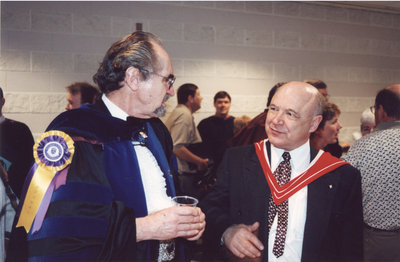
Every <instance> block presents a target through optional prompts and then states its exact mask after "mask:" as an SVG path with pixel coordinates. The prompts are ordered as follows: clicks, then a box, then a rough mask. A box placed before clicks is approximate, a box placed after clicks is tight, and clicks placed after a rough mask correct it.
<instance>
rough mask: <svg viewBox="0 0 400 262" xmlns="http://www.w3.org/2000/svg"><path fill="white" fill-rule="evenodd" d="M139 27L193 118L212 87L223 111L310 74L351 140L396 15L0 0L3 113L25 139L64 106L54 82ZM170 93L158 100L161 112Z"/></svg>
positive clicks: (257, 4) (390, 68)
mask: <svg viewBox="0 0 400 262" xmlns="http://www.w3.org/2000/svg"><path fill="white" fill-rule="evenodd" d="M136 23H141V24H142V25H143V30H144V31H150V32H152V33H154V34H156V35H158V36H159V37H161V38H162V40H163V42H164V46H165V48H166V50H167V51H168V53H169V54H170V56H171V59H172V61H173V66H174V71H175V74H176V75H177V81H176V85H175V88H178V87H179V86H180V85H181V84H183V83H185V82H192V83H195V84H197V85H198V86H199V87H200V91H201V94H202V96H203V97H204V99H203V105H202V108H201V109H200V110H199V112H197V113H196V114H195V119H196V122H199V121H200V120H201V119H203V118H205V117H207V116H209V115H211V114H213V113H214V108H213V103H212V98H213V96H214V94H215V93H216V92H217V91H219V90H226V91H228V92H229V93H230V94H231V96H232V99H233V100H232V108H231V113H232V114H233V115H235V116H240V115H243V114H246V115H249V116H251V117H253V116H255V115H257V114H258V113H259V112H261V111H263V109H264V107H265V103H266V100H267V94H268V91H269V90H270V88H271V87H272V86H273V85H274V84H275V83H277V82H280V81H289V80H304V79H306V78H319V79H322V80H324V81H325V82H326V83H327V84H328V92H329V94H330V100H331V101H332V102H334V103H337V104H338V105H339V107H340V109H341V111H342V115H341V117H340V121H341V122H342V124H343V126H344V128H343V129H342V131H341V134H340V139H341V140H342V141H348V142H352V136H351V134H352V133H353V132H354V131H356V130H358V128H359V116H360V114H361V112H362V111H363V110H364V109H365V108H367V107H368V106H370V105H373V103H374V96H375V94H376V92H377V91H378V90H379V89H381V88H383V87H385V86H386V85H388V84H390V83H394V82H400V59H399V58H400V15H399V14H396V13H384V12H378V11H371V10H360V9H353V8H349V7H339V6H330V5H327V4H326V3H321V2H272V1H268V2H264V1H254V2H253V1H252V2H243V1H234V2H229V1H226V2H225V1H216V2H212V1H207V2H202V1H199V2H196V1H191V2H185V1H182V2H167V1H162V2H145V1H140V2H104V1H101V2H4V1H3V2H1V56H0V86H1V87H2V88H3V90H4V91H5V96H6V100H7V101H6V105H5V108H4V114H5V115H6V116H7V117H9V118H14V119H17V120H20V121H23V122H25V123H27V124H28V125H29V127H30V128H31V130H32V132H33V133H34V135H35V137H37V136H38V135H40V133H41V132H43V130H44V129H45V128H46V126H47V125H48V124H49V122H50V121H51V119H53V118H54V117H55V116H56V115H57V114H59V113H60V112H62V111H63V110H64V107H65V98H66V92H65V86H67V85H68V84H70V83H72V82H75V81H88V82H92V76H93V74H94V73H95V71H96V70H97V67H98V64H99V62H100V61H101V59H102V57H103V56H104V54H105V52H106V50H107V49H108V47H109V46H110V45H111V44H112V43H113V42H115V41H116V40H118V39H119V38H120V37H121V36H123V35H125V34H127V33H130V32H132V31H134V30H135V25H136ZM175 105H176V98H175V97H173V98H171V99H170V100H169V102H168V110H169V112H170V111H171V110H172V109H173V107H174V106H175Z"/></svg>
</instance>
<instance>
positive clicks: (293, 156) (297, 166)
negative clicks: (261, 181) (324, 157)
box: [271, 140, 310, 178]
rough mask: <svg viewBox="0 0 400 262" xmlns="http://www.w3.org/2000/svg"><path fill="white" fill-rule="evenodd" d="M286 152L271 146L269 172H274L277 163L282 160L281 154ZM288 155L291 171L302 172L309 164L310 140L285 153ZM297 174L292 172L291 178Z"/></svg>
mask: <svg viewBox="0 0 400 262" xmlns="http://www.w3.org/2000/svg"><path fill="white" fill-rule="evenodd" d="M285 151H286V150H283V149H281V148H277V147H275V146H273V145H272V144H271V170H272V171H274V170H275V169H276V167H277V166H278V165H279V163H280V162H281V161H282V160H283V158H282V154H283V153H284V152H285ZM287 152H289V154H290V164H291V166H292V169H293V170H298V171H304V170H305V169H306V168H307V167H308V165H309V163H310V140H307V142H306V143H304V144H303V145H301V146H299V147H298V148H295V149H293V150H291V151H287ZM298 174H299V173H298V172H293V173H292V178H294V177H296V176H297V175H298Z"/></svg>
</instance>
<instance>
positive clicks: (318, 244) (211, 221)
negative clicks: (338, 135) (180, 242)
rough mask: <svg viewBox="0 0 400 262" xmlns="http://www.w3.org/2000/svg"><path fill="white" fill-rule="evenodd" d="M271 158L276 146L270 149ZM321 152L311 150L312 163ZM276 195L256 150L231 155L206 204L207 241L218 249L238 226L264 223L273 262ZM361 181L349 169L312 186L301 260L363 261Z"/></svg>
mask: <svg viewBox="0 0 400 262" xmlns="http://www.w3.org/2000/svg"><path fill="white" fill-rule="evenodd" d="M267 149H268V154H269V156H270V152H269V151H270V146H269V145H268V146H267ZM316 154H317V150H316V149H315V148H313V147H311V159H313V158H314V157H315V156H316ZM269 196H270V190H269V187H268V183H267V181H266V179H265V176H264V173H263V170H262V167H261V165H260V163H259V161H258V158H257V155H256V153H255V149H254V145H248V146H243V147H236V148H232V149H230V150H228V151H227V153H226V154H225V156H224V159H223V161H222V163H221V166H220V168H219V170H218V178H217V183H216V185H215V186H214V187H213V188H212V189H211V191H210V192H209V194H208V195H207V196H206V197H205V198H204V200H203V201H202V202H201V203H200V207H201V208H202V210H203V212H204V213H205V214H206V222H207V227H206V232H205V239H206V240H205V242H207V243H211V245H214V247H216V246H217V245H218V244H219V241H220V238H221V236H222V234H223V232H224V231H225V230H226V229H227V228H228V227H229V226H231V225H234V224H247V225H250V224H253V223H254V222H256V221H258V222H259V223H260V228H259V231H258V238H259V239H260V240H261V241H262V242H263V243H264V246H265V249H264V250H265V251H264V252H263V255H262V256H263V257H262V261H268V224H267V218H268V216H267V213H268V204H269V203H268V201H269ZM361 203H362V202H361V177H360V173H359V171H358V170H357V169H355V168H353V167H352V166H350V165H344V166H341V167H339V168H337V169H336V170H334V171H332V172H330V173H328V174H325V175H323V176H322V177H320V178H318V179H317V180H315V181H314V182H312V183H310V184H309V185H308V195H307V217H306V222H305V228H304V239H303V250H302V257H301V261H307V262H308V261H358V260H361V258H362V225H363V222H362V221H363V220H362V204H361Z"/></svg>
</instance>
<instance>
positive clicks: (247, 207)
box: [201, 82, 362, 262]
mask: <svg viewBox="0 0 400 262" xmlns="http://www.w3.org/2000/svg"><path fill="white" fill-rule="evenodd" d="M323 106H324V101H323V97H322V96H321V95H320V94H319V92H318V90H317V89H315V88H314V87H313V86H311V85H309V84H307V83H304V82H289V83H287V84H285V85H283V86H282V87H280V88H279V89H278V91H277V92H276V94H275V95H274V97H273V98H272V102H271V105H270V107H269V110H268V114H267V118H266V123H265V129H266V132H267V135H268V140H264V141H260V142H258V143H256V144H254V145H248V146H243V147H236V148H232V149H230V150H228V151H227V152H226V154H225V156H224V159H223V161H222V163H221V166H220V169H219V171H218V177H217V183H216V185H215V187H214V188H213V189H212V190H211V191H210V193H209V194H208V195H207V196H206V197H205V199H204V200H203V201H202V202H201V207H202V210H203V212H204V213H205V214H206V222H207V228H206V233H205V240H204V242H206V243H209V244H210V245H214V247H215V246H217V245H222V246H225V247H226V249H227V250H228V251H230V252H229V253H230V255H231V258H232V257H235V258H256V259H257V260H261V261H291V262H295V261H307V262H308V261H358V260H361V259H362V205H361V179H360V174H359V172H358V171H357V170H356V169H355V168H353V167H351V166H350V165H348V164H347V163H346V162H344V161H342V160H340V159H337V158H335V157H333V156H331V155H330V154H328V153H325V152H323V151H322V150H320V151H318V150H316V149H315V148H313V147H312V146H311V145H310V142H309V136H310V133H311V132H313V131H315V130H316V128H317V127H318V124H319V123H320V121H321V118H322V116H321V114H322V109H323ZM273 170H275V172H274V173H273ZM285 177H286V178H285ZM288 177H289V180H290V181H289V182H288ZM282 179H283V180H285V179H286V181H281V180H282ZM285 182H286V183H285Z"/></svg>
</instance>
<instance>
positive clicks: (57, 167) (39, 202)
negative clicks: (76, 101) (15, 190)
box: [17, 131, 75, 233]
mask: <svg viewBox="0 0 400 262" xmlns="http://www.w3.org/2000/svg"><path fill="white" fill-rule="evenodd" d="M74 151H75V148H74V141H73V140H72V138H71V137H70V136H68V135H67V134H66V133H64V132H61V131H48V132H46V133H44V134H42V135H41V136H40V137H39V138H38V140H37V142H36V143H35V145H34V146H33V156H34V158H35V164H34V165H33V166H32V168H31V170H30V171H29V174H28V177H32V179H31V183H30V184H29V187H28V190H27V191H26V196H25V200H24V202H23V204H22V209H21V214H20V217H19V220H18V223H17V227H20V226H23V227H24V228H25V231H26V232H29V231H30V230H31V227H32V231H33V233H34V232H36V231H38V230H39V229H40V227H41V225H42V222H43V219H44V216H45V214H46V212H47V208H48V205H49V203H50V199H51V196H52V194H53V192H54V190H57V189H58V187H59V186H61V185H63V184H65V182H66V175H67V173H68V167H69V165H70V164H71V161H72V157H73V155H74ZM32 223H33V226H32Z"/></svg>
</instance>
